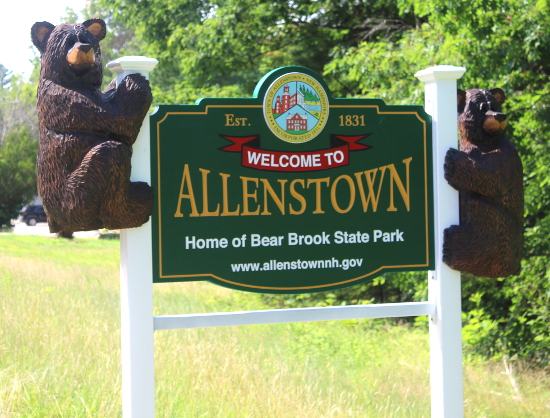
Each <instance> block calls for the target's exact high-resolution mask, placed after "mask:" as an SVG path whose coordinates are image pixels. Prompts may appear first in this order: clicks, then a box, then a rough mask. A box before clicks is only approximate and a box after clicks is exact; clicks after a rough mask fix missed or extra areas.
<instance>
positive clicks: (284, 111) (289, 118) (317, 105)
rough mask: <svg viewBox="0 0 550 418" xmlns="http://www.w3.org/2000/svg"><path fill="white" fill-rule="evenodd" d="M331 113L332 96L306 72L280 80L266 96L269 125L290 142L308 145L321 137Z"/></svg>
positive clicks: (287, 75) (271, 87)
mask: <svg viewBox="0 0 550 418" xmlns="http://www.w3.org/2000/svg"><path fill="white" fill-rule="evenodd" d="M328 110H329V106H328V97H327V94H326V92H325V90H324V89H323V87H322V86H321V84H319V82H318V81H317V80H315V79H314V78H312V77H310V76H308V75H306V74H302V73H289V74H285V75H284V76H282V77H279V78H278V79H277V80H275V81H274V82H273V84H271V86H270V87H269V89H268V90H267V93H266V95H265V97H264V105H263V111H264V117H265V120H266V122H267V125H268V126H269V128H270V129H271V131H272V132H273V133H274V134H275V136H277V137H278V138H280V139H282V140H283V141H286V142H291V143H302V142H307V141H309V140H311V139H313V138H315V137H316V136H317V135H319V134H320V133H321V131H322V130H323V128H324V127H325V124H326V123H327V119H328Z"/></svg>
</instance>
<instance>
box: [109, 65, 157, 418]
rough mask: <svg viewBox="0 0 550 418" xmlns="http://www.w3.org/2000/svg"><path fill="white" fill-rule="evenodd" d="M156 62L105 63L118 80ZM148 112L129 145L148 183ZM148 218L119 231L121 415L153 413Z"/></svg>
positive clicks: (135, 167) (136, 169)
mask: <svg viewBox="0 0 550 418" xmlns="http://www.w3.org/2000/svg"><path fill="white" fill-rule="evenodd" d="M157 63H158V61H157V60H156V59H154V58H147V57H132V56H129V57H122V58H119V59H117V60H115V61H112V62H110V63H109V64H107V68H109V69H110V70H111V71H112V72H114V73H115V74H116V79H117V87H118V84H119V83H120V82H121V81H122V80H123V79H124V77H125V76H126V75H128V74H134V73H140V74H141V75H143V76H145V77H146V78H148V74H149V72H150V71H152V70H153V68H155V66H156V65H157ZM149 136H150V133H149V116H148V115H147V116H146V117H145V119H144V121H143V125H142V126H141V131H140V132H139V135H138V137H137V140H136V142H135V144H134V145H133V155H132V174H131V180H132V181H145V182H147V183H149V184H151V167H150V164H151V163H150V141H149ZM151 238H152V237H151V222H150V221H149V222H147V223H146V224H145V225H143V226H141V227H139V228H131V229H125V230H122V231H120V310H121V337H122V345H121V355H122V413H123V416H124V417H131V418H138V417H143V418H152V417H154V416H155V364H154V338H153V334H154V325H153V268H152V249H151V242H152V241H151Z"/></svg>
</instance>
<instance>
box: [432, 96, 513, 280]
mask: <svg viewBox="0 0 550 418" xmlns="http://www.w3.org/2000/svg"><path fill="white" fill-rule="evenodd" d="M504 100H505V95H504V92H503V91H502V90H501V89H493V90H491V91H487V90H478V89H472V90H468V91H466V92H463V91H460V90H459V92H458V112H459V117H458V128H459V133H460V149H461V151H457V150H455V149H450V150H449V151H448V152H447V155H446V158H445V167H444V169H445V178H446V179H447V181H448V182H449V184H450V185H451V186H452V187H454V188H455V189H457V190H458V191H459V192H460V226H458V225H453V226H451V227H450V228H447V229H446V230H445V236H444V245H443V261H444V262H445V263H446V264H448V265H449V266H450V267H451V268H453V269H455V270H459V271H461V272H464V273H471V274H473V275H476V276H479V277H489V278H497V277H506V276H510V275H517V274H519V272H520V268H521V257H522V250H523V167H522V164H521V160H520V158H519V156H518V153H517V151H516V149H515V148H514V146H513V145H512V143H511V142H510V140H509V139H508V138H507V137H506V136H505V135H504V129H505V127H506V123H507V121H506V115H505V114H504V113H502V112H501V107H500V106H501V104H502V103H504Z"/></svg>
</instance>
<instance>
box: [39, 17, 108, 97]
mask: <svg viewBox="0 0 550 418" xmlns="http://www.w3.org/2000/svg"><path fill="white" fill-rule="evenodd" d="M106 33H107V29H106V26H105V22H104V21H103V20H101V19H98V18H93V19H89V20H87V21H86V22H84V23H82V24H74V25H68V24H61V25H57V26H54V25H52V24H51V23H48V22H36V23H35V24H34V25H33V26H32V29H31V37H32V41H33V44H34V45H35V46H36V47H37V48H38V50H39V51H40V53H41V56H42V68H41V70H40V78H41V79H42V80H46V79H47V80H51V81H53V82H54V83H56V84H60V85H62V86H85V87H99V86H100V85H101V81H102V78H103V65H102V63H101V52H100V50H99V42H100V41H101V40H102V39H103V38H105V35H106Z"/></svg>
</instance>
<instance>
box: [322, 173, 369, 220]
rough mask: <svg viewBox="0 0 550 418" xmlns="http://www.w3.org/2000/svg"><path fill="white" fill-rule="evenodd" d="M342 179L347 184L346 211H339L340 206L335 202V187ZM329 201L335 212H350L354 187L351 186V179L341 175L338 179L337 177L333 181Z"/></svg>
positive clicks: (353, 198) (353, 200)
mask: <svg viewBox="0 0 550 418" xmlns="http://www.w3.org/2000/svg"><path fill="white" fill-rule="evenodd" d="M342 179H345V180H346V181H347V182H348V184H349V204H348V207H347V208H346V209H341V208H340V206H338V201H337V200H336V185H337V184H338V182H339V181H340V180H342ZM363 193H364V192H363ZM330 201H331V202H332V207H333V208H334V210H335V211H336V212H338V213H347V212H349V211H350V209H351V208H352V207H353V204H354V203H355V185H354V184H353V179H352V178H351V177H350V176H348V175H346V174H342V175H341V176H340V177H337V178H336V180H334V183H332V187H331V189H330Z"/></svg>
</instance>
